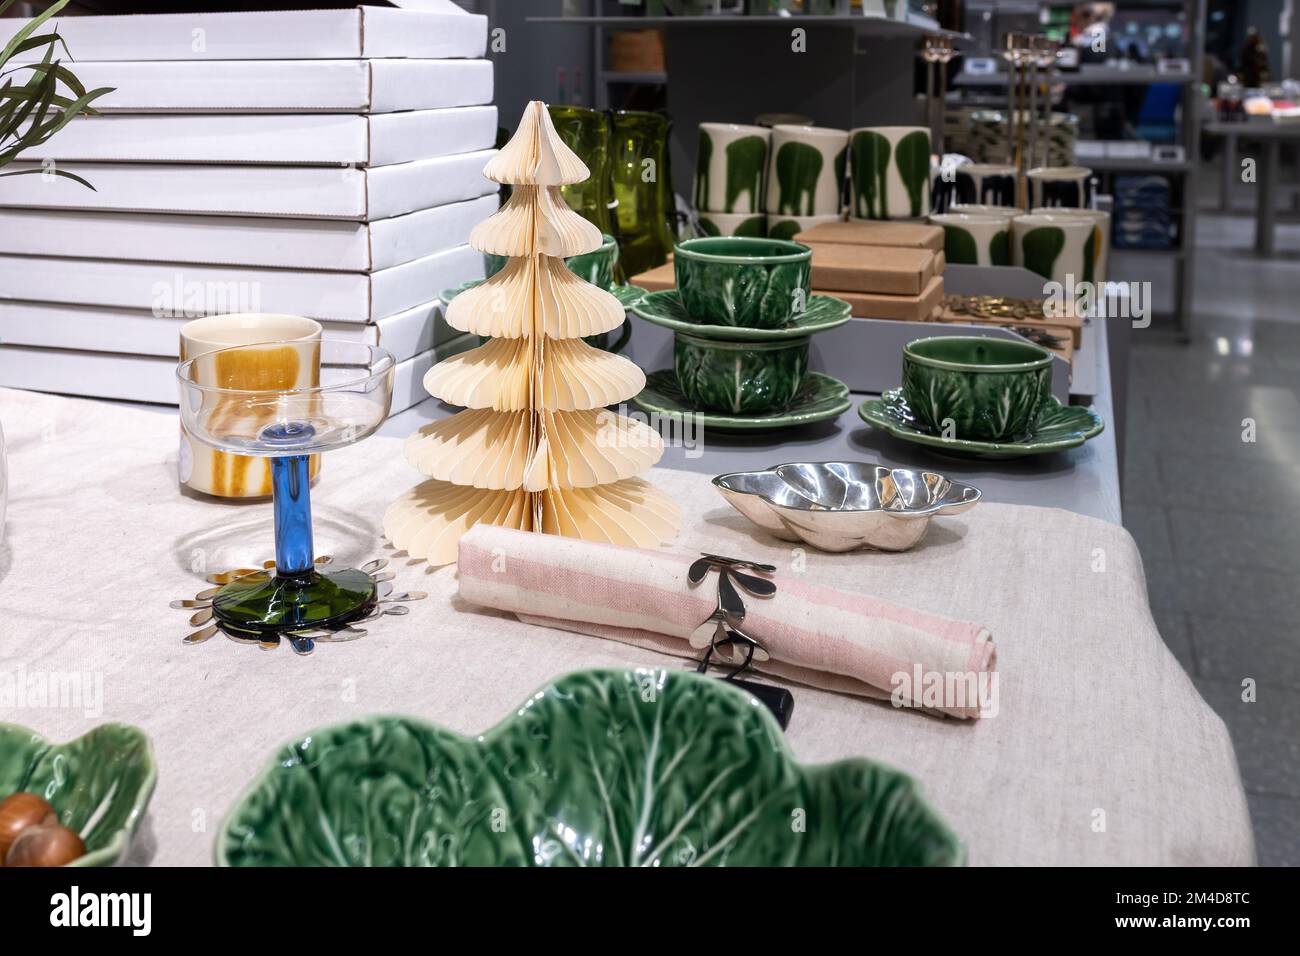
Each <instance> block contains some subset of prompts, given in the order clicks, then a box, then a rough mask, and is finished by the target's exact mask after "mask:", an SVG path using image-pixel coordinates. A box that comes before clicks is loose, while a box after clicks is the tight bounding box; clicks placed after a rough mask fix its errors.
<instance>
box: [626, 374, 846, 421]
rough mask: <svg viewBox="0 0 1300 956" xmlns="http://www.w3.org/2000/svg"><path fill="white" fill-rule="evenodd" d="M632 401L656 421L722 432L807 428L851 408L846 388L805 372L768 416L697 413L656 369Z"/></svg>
mask: <svg viewBox="0 0 1300 956" xmlns="http://www.w3.org/2000/svg"><path fill="white" fill-rule="evenodd" d="M632 401H634V402H636V403H637V405H639V406H641V408H643V409H644V410H645V411H647V412H653V413H655V414H656V415H658V416H659V417H660V418H684V417H687V416H689V417H691V418H692V419H693V420H694V421H697V422H699V423H700V424H701V425H702V426H704V427H705V428H717V429H722V430H725V431H755V430H765V429H771V428H789V427H790V426H792V425H809V424H812V423H813V422H824V421H827V420H829V419H832V418H839V417H840V415H842V414H843V413H844V412H845V411H846V410H847V409H849V408H850V407H852V405H853V400H852V399H851V398H849V387H848V386H847V385H845V384H844V383H843V382H841V381H840V380H839V379H838V378H835V377H834V376H832V375H826V374H825V373H823V372H805V373H804V376H803V381H802V382H800V383H799V390H798V391H797V392H795V396H794V400H793V401H791V402H790V404H789V405H787V406H786V407H785V408H782V409H778V410H775V411H769V412H753V413H750V414H745V415H740V414H731V413H729V412H714V411H705V410H701V409H697V408H696V407H695V406H694V405H693V404H692V403H691V401H690V399H688V398H687V397H686V395H685V394H683V392H682V388H681V385H680V384H679V383H678V381H677V373H676V372H675V371H673V370H672V369H670V368H669V369H660V370H659V371H658V372H651V373H650V374H649V375H647V376H646V377H645V388H643V389H641V391H640V392H638V393H637V394H636V395H635V396H633V398H632Z"/></svg>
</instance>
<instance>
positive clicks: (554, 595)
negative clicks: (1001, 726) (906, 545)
mask: <svg viewBox="0 0 1300 956" xmlns="http://www.w3.org/2000/svg"><path fill="white" fill-rule="evenodd" d="M697 558H699V555H698V554H674V553H671V552H666V551H641V550H637V549H634V548H624V547H619V546H617V545H611V544H596V543H592V542H589V541H579V540H577V539H574V538H565V537H560V536H558V535H550V534H536V533H533V532H528V531H517V530H512V529H509V528H501V527H497V526H495V525H487V524H480V525H477V526H475V527H474V528H472V529H471V530H470V531H469V533H468V534H466V535H465V536H464V537H462V538H461V539H460V556H459V559H458V574H459V582H460V596H461V597H462V598H464V599H465V600H466V601H469V602H470V603H472V604H478V605H482V606H484V607H490V608H496V609H498V610H502V611H510V612H512V613H514V614H515V615H516V616H518V618H519V619H520V620H521V621H525V622H527V623H531V624H540V625H543V626H547V627H555V628H560V629H562V630H567V631H576V632H578V633H581V634H590V635H593V636H596V637H604V638H608V639H610V640H615V641H621V642H623V643H626V644H633V645H636V646H638V647H645V648H649V649H651V650H655V651H659V652H661V653H665V654H672V655H675V656H678V657H695V658H698V657H699V656H700V653H701V652H699V651H696V650H695V649H693V648H692V647H691V646H690V644H689V643H688V641H689V638H690V636H691V633H692V632H693V631H694V630H695V629H696V628H697V627H698V626H699V625H700V623H701V622H702V621H704V620H705V619H706V618H707V617H708V616H709V615H710V614H712V613H713V611H714V608H715V607H716V601H717V575H716V574H715V573H710V574H709V575H708V576H707V577H706V578H705V580H704V581H702V582H701V583H700V584H698V585H692V584H691V583H690V582H689V581H688V580H687V570H688V569H689V568H690V566H691V564H692V563H693V562H694V561H695V560H696V559H697ZM772 580H773V581H774V582H775V584H776V594H775V596H773V597H770V598H757V597H751V596H749V595H746V597H745V622H744V628H745V632H746V633H747V634H749V635H750V636H752V637H753V638H754V639H756V640H757V641H759V642H760V643H761V644H762V645H763V646H764V648H765V649H766V650H767V651H768V653H769V654H770V655H771V659H770V660H767V661H764V662H762V663H756V664H755V665H754V667H755V669H756V670H758V671H759V672H760V673H765V674H770V675H772V676H774V677H778V678H783V679H786V680H791V681H795V682H797V683H800V684H806V685H808V686H811V687H819V688H821V689H823V690H829V691H835V692H838V693H844V694H856V695H858V696H862V697H873V698H877V699H885V700H891V699H892V700H893V701H894V703H895V704H896V705H899V706H909V707H917V708H921V709H924V710H931V711H939V712H942V713H945V714H948V715H950V716H953V717H961V718H974V717H979V716H980V711H981V703H982V702H983V701H985V700H986V699H987V698H988V696H989V688H990V687H992V686H994V684H993V682H994V681H995V679H996V675H995V674H994V673H993V672H994V670H995V667H996V649H995V647H994V644H993V637H992V635H991V634H990V633H989V632H988V630H987V629H986V628H983V627H981V626H979V625H978V624H971V623H969V622H965V621H954V620H950V619H948V618H944V617H939V616H937V615H934V614H927V613H926V612H924V611H916V610H913V609H911V608H906V607H902V606H900V605H897V604H891V603H889V602H888V601H881V600H878V599H877V598H873V597H870V596H868V595H865V594H852V593H849V592H846V591H837V590H835V589H834V588H827V587H821V586H819V585H816V584H812V583H810V582H808V581H805V580H803V579H802V576H796V575H790V574H787V575H783V576H774V577H773V578H772ZM993 701H994V706H996V704H995V701H996V698H993Z"/></svg>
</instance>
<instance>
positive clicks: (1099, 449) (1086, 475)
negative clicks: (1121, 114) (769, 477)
mask: <svg viewBox="0 0 1300 956" xmlns="http://www.w3.org/2000/svg"><path fill="white" fill-rule="evenodd" d="M633 321H635V319H633ZM1094 325H1096V326H1097V338H1096V339H1095V342H1096V346H1097V348H1096V353H1095V354H1096V356H1097V360H1096V373H1095V374H1096V381H1095V382H1094V385H1095V388H1096V393H1095V396H1094V398H1093V401H1092V406H1093V407H1094V408H1095V409H1096V410H1097V412H1098V413H1100V415H1101V417H1102V419H1103V420H1104V421H1105V422H1106V429H1105V431H1103V432H1102V433H1101V434H1100V435H1098V436H1097V437H1096V438H1093V439H1092V440H1090V441H1088V442H1086V443H1084V444H1083V445H1081V446H1079V447H1078V448H1072V449H1069V450H1068V451H1063V452H1054V453H1052V454H1048V455H1034V456H1031V457H1028V458H1020V459H1016V460H1012V461H975V460H971V459H964V458H952V457H947V456H944V455H940V454H937V453H935V452H933V451H931V450H930V449H928V448H925V447H922V446H920V445H914V444H911V443H909V442H904V441H901V440H900V439H897V438H894V437H893V436H892V435H888V434H886V433H884V432H881V431H877V430H876V429H874V428H872V427H871V426H869V425H867V424H866V422H864V421H863V420H862V419H861V418H860V417H859V416H858V412H857V409H858V406H859V405H860V404H861V403H862V402H863V401H864V400H865V399H867V398H870V397H874V396H871V395H867V394H859V393H855V394H854V395H853V396H852V398H853V405H852V406H850V408H849V409H848V411H846V412H844V413H843V414H842V415H840V417H839V418H838V419H836V420H835V421H831V422H822V423H819V424H815V425H802V426H798V427H795V428H782V429H778V430H773V431H770V432H746V433H727V432H715V431H708V430H706V431H705V432H704V433H703V434H702V435H698V436H691V440H690V441H689V442H678V443H670V444H669V447H667V448H666V449H665V451H664V456H663V458H662V459H661V461H660V462H659V464H660V466H661V467H665V468H681V469H684V470H686V471H695V472H700V473H702V474H707V475H721V474H726V473H727V472H730V471H753V470H756V469H760V468H767V467H769V466H771V465H779V464H782V463H784V462H791V461H869V462H875V463H878V464H882V465H889V466H891V467H911V468H926V469H929V470H931V471H936V472H939V473H941V474H944V475H947V476H949V477H951V478H959V479H961V480H963V481H966V482H968V483H970V484H973V485H975V487H977V488H979V489H980V490H981V491H982V492H983V493H984V500H986V501H1000V502H1004V503H1007V504H1022V505H1040V506H1044V507H1051V508H1064V509H1066V510H1067V511H1073V512H1075V513H1077V514H1082V515H1089V516H1091V517H1094V518H1101V519H1102V520H1104V521H1110V522H1112V523H1114V524H1122V523H1123V522H1122V520H1121V513H1120V483H1119V459H1118V456H1117V454H1116V447H1115V429H1114V427H1113V424H1112V423H1113V421H1114V405H1113V404H1112V401H1111V377H1110V366H1109V362H1108V360H1107V358H1106V356H1107V335H1106V334H1107V329H1106V323H1105V322H1095V323H1094ZM1075 401H1078V399H1075ZM124 404H132V405H134V406H135V407H138V408H147V409H151V410H154V411H159V412H166V413H169V414H172V415H174V414H176V409H175V408H171V407H168V406H165V405H145V404H137V403H124ZM457 411H459V409H456V408H453V407H451V406H449V405H444V404H443V403H442V402H439V401H438V400H437V399H434V398H429V399H426V400H425V401H423V402H421V403H420V404H419V405H416V406H414V407H412V408H408V409H406V410H405V411H402V412H399V413H397V414H396V415H394V416H392V417H391V418H389V419H388V421H386V422H385V423H384V424H383V425H381V426H380V428H379V434H381V435H390V436H396V437H405V436H406V435H409V434H410V433H411V432H413V431H415V430H416V429H418V428H419V427H420V426H421V425H423V424H425V423H426V422H430V421H436V420H438V419H441V418H446V417H448V416H449V415H453V414H455V413H456V412H457ZM628 411H633V412H634V411H637V408H636V406H635V405H634V404H633V403H631V402H629V403H628ZM665 437H666V438H667V437H668V436H665Z"/></svg>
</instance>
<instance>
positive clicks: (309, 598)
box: [212, 568, 378, 635]
mask: <svg viewBox="0 0 1300 956" xmlns="http://www.w3.org/2000/svg"><path fill="white" fill-rule="evenodd" d="M377 599H378V592H377V590H376V588H375V583H374V581H372V580H371V578H370V575H368V574H366V573H365V572H364V571H359V570H357V569H356V568H339V569H335V570H330V571H318V570H316V569H315V568H312V569H311V570H309V571H305V572H303V573H301V574H288V575H276V574H275V573H274V572H273V571H257V572H255V573H253V574H247V575H244V576H243V577H241V578H237V579H236V580H234V581H231V582H230V583H229V584H227V585H225V586H224V587H222V588H221V590H220V591H218V592H217V593H216V595H214V596H213V598H212V612H213V617H214V618H215V620H216V621H217V623H218V624H221V625H226V626H229V627H230V628H232V629H234V630H236V631H240V632H244V633H250V632H252V633H256V634H259V635H272V634H283V633H285V632H288V631H296V630H301V629H303V628H333V627H340V626H342V625H344V624H347V623H348V622H349V621H354V620H356V619H357V618H359V617H364V616H365V615H366V614H367V613H368V612H369V611H370V610H371V608H373V607H374V605H375V601H376V600H377Z"/></svg>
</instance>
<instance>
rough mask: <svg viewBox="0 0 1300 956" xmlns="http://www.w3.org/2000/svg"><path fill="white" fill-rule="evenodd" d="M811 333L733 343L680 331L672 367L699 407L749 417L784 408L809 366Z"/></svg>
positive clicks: (678, 381)
mask: <svg viewBox="0 0 1300 956" xmlns="http://www.w3.org/2000/svg"><path fill="white" fill-rule="evenodd" d="M808 342H809V338H808V337H807V336H801V337H799V338H794V339H777V340H776V341H772V342H732V341H726V340H723V339H705V338H700V337H699V336H695V335H687V334H686V333H685V332H678V333H677V334H676V337H675V341H674V345H673V368H674V369H675V370H676V372H677V384H678V385H679V386H680V388H681V390H682V394H683V395H685V396H686V398H687V399H688V400H690V402H691V403H692V404H693V405H694V406H695V407H696V408H698V409H701V410H708V411H716V412H727V413H730V414H732V415H749V414H756V413H758V412H768V411H776V410H780V409H784V408H785V407H786V406H788V405H789V404H790V402H792V401H793V400H794V397H795V394H796V393H797V392H798V391H799V383H800V382H802V381H803V375H804V372H805V371H807V369H808Z"/></svg>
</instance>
